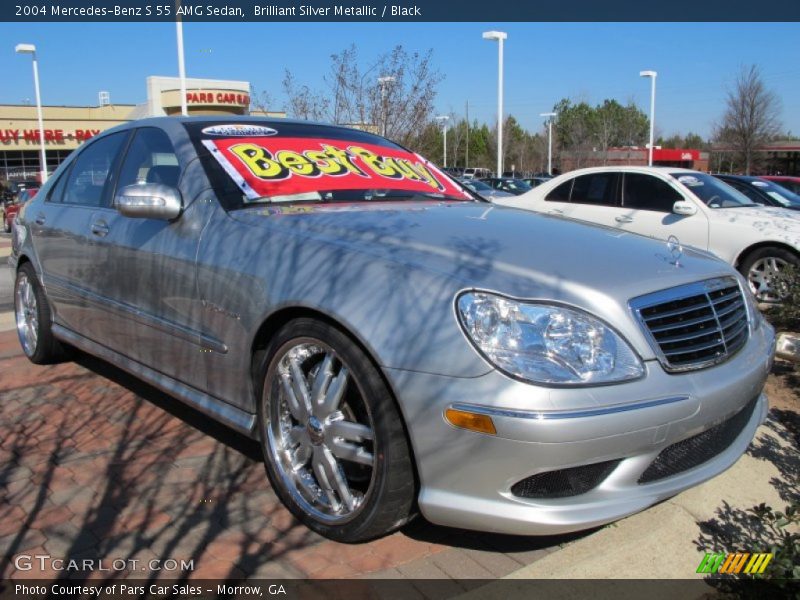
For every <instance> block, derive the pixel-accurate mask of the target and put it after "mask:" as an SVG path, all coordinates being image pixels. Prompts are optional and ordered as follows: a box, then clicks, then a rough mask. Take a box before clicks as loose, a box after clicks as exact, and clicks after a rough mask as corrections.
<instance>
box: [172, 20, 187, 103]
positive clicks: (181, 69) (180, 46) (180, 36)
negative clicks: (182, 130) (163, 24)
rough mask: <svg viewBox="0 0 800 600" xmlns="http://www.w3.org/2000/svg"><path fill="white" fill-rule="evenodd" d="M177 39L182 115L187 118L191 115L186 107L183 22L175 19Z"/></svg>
mask: <svg viewBox="0 0 800 600" xmlns="http://www.w3.org/2000/svg"><path fill="white" fill-rule="evenodd" d="M175 37H176V38H177V42H178V79H180V86H181V114H182V115H183V116H184V117H186V116H188V115H189V107H188V106H187V105H186V64H185V62H184V56H183V21H182V20H181V19H179V18H176V19H175Z"/></svg>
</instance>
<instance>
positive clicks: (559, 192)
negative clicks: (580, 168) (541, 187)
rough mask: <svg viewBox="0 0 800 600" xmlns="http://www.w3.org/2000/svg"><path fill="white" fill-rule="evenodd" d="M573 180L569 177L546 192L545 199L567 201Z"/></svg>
mask: <svg viewBox="0 0 800 600" xmlns="http://www.w3.org/2000/svg"><path fill="white" fill-rule="evenodd" d="M573 181H575V180H574V179H570V180H569V181H565V182H564V183H562V184H561V185H559V186H556V188H555V189H554V190H553V191H551V192H550V193H549V194H547V197H546V198H545V200H546V201H549V202H569V195H570V192H571V191H572V182H573Z"/></svg>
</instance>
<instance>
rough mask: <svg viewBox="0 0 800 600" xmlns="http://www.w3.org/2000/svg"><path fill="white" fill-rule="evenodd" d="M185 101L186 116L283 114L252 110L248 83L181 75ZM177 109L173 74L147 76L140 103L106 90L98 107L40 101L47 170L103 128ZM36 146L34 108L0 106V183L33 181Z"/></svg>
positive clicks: (36, 165)
mask: <svg viewBox="0 0 800 600" xmlns="http://www.w3.org/2000/svg"><path fill="white" fill-rule="evenodd" d="M186 105H187V110H188V112H189V114H190V115H220V116H222V115H248V114H252V115H261V116H272V117H285V116H286V115H285V113H282V112H265V111H263V110H254V109H253V108H252V106H251V98H250V83H249V82H247V81H229V80H221V79H186ZM180 112H181V92H180V80H179V79H178V78H176V77H148V78H147V100H146V102H144V103H141V104H114V103H112V102H111V99H110V97H109V95H108V93H106V92H100V93H99V95H98V105H97V106H52V105H43V106H42V115H43V121H44V137H45V140H44V145H45V154H46V157H47V170H48V172H50V173H52V172H53V171H54V170H55V169H56V167H58V165H59V164H61V162H62V161H63V160H64V159H65V158H66V157H67V156H68V155H69V154H70V152H72V151H73V150H75V149H76V148H78V147H79V146H80V145H81V144H82V143H84V142H85V141H86V140H89V139H91V138H92V137H94V136H96V135H98V134H99V133H100V132H102V131H105V130H106V129H109V128H111V127H114V126H116V125H120V124H122V123H126V122H128V121H132V120H135V119H142V118H145V117H154V116H164V115H178V114H180ZM40 148H41V146H40V143H39V123H38V119H37V111H36V106H32V105H29V104H22V105H19V104H4V105H0V183H2V182H5V181H8V182H14V181H31V180H36V179H38V177H39V170H40V168H39V165H40V162H39V159H40Z"/></svg>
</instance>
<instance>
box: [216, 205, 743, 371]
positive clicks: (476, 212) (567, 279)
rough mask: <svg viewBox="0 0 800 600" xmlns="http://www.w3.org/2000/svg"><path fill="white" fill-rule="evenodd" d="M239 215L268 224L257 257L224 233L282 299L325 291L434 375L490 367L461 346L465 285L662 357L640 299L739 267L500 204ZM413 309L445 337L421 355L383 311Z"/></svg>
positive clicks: (333, 304)
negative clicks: (561, 315) (638, 313)
mask: <svg viewBox="0 0 800 600" xmlns="http://www.w3.org/2000/svg"><path fill="white" fill-rule="evenodd" d="M229 215H230V216H231V218H232V219H234V220H235V221H236V222H238V224H239V225H240V226H246V227H247V228H248V229H249V228H257V229H260V230H261V231H263V232H264V233H265V235H264V237H263V239H261V240H260V241H258V243H257V244H256V245H257V246H258V248H259V253H260V258H259V259H255V258H250V257H253V256H254V255H253V253H251V252H248V250H247V248H249V247H251V246H252V245H253V244H254V243H255V239H256V238H254V236H252V235H251V234H250V233H249V232H248V231H231V232H229V233H226V234H225V235H224V239H226V240H228V243H229V241H230V240H231V239H232V238H236V239H237V242H236V243H238V244H240V246H241V247H242V248H243V250H242V260H244V261H245V262H246V263H247V264H249V268H250V269H254V270H256V271H258V270H259V269H260V270H261V272H262V273H263V276H262V277H261V278H262V279H264V278H266V280H271V281H273V282H274V283H275V285H273V286H271V287H270V289H271V292H270V293H271V301H272V302H273V303H275V304H278V305H295V304H297V303H298V302H305V301H307V300H308V296H309V294H312V295H314V294H317V296H314V298H312V300H313V305H314V306H322V307H323V308H324V310H325V311H326V312H327V313H328V314H331V315H335V316H336V318H337V319H338V320H340V322H343V323H347V326H348V328H351V327H352V328H353V329H354V330H356V331H366V332H368V334H364V337H365V338H369V339H371V340H372V341H373V342H374V343H375V345H376V346H380V347H381V348H383V350H382V351H379V352H377V355H378V356H380V357H381V360H382V361H385V362H382V364H383V365H384V366H388V367H397V368H407V369H412V370H425V371H427V372H432V373H449V374H457V375H459V376H477V375H478V374H480V368H481V367H482V366H484V365H485V363H483V361H477V362H478V364H479V366H476V364H474V363H471V362H470V361H472V360H473V359H474V357H472V358H470V359H469V360H466V359H464V357H463V356H462V357H461V359H456V358H455V357H454V355H452V353H453V352H454V350H453V348H461V347H462V342H461V341H457V340H459V339H460V338H459V336H460V335H461V334H460V332H459V331H458V329H457V328H453V327H452V326H451V325H452V319H453V301H454V298H455V297H456V296H457V294H458V293H459V292H461V291H463V290H467V289H482V290H489V291H494V292H497V293H501V294H504V295H507V296H511V297H515V298H520V299H529V300H539V301H544V302H547V303H553V302H557V303H562V304H566V305H570V306H575V307H578V308H580V309H583V310H585V311H587V312H589V313H591V314H594V315H597V316H599V317H600V318H602V319H603V320H605V321H606V322H608V323H610V324H612V326H613V327H615V328H616V329H617V331H619V332H620V333H621V334H622V335H623V336H624V337H625V338H626V339H628V340H629V341H630V342H631V343H632V344H633V346H634V348H636V350H637V352H638V353H639V355H640V356H641V357H642V358H644V359H645V360H652V359H654V358H655V357H654V355H653V351H652V348H651V347H650V345H649V342H648V341H647V339H646V338H645V337H644V334H643V332H642V329H641V326H640V325H639V324H638V322H637V321H636V319H635V317H634V315H633V312H632V310H631V309H630V307H629V304H628V303H629V301H630V300H631V298H634V297H637V296H640V295H643V294H647V293H650V292H653V291H657V290H661V289H665V288H669V287H672V286H676V285H680V284H684V283H688V282H693V281H698V280H702V279H710V278H713V277H718V276H724V275H728V276H730V275H734V274H735V272H734V271H733V269H732V267H730V266H729V265H727V264H726V263H724V262H722V261H720V260H718V259H715V258H713V257H711V256H710V255H708V254H707V253H704V252H701V251H695V250H691V249H688V248H684V249H683V251H682V254H680V253H677V252H676V254H679V255H678V256H677V261H676V256H673V254H672V253H671V252H670V250H669V249H668V248H667V245H666V243H665V242H659V241H655V240H652V239H649V238H645V237H642V236H638V235H635V234H630V233H626V232H620V231H616V230H613V229H610V228H604V227H599V226H594V225H589V224H582V223H576V222H573V221H568V220H564V219H557V218H553V217H548V216H545V215H540V214H537V213H532V212H529V211H523V210H517V209H512V208H505V207H500V206H495V205H492V204H488V203H477V202H454V203H434V202H421V203H416V202H402V203H392V204H390V203H383V202H381V203H374V204H364V203H362V204H328V205H325V204H317V205H295V206H276V205H265V206H258V207H249V208H245V209H242V210H237V211H232V212H231V213H229ZM276 261H277V262H276ZM332 261H333V262H332ZM676 263H677V264H676ZM410 311H413V312H414V314H416V315H426V316H425V320H426V323H428V330H429V334H428V335H429V336H431V337H433V338H435V340H436V343H434V342H430V340H429V344H428V346H425V348H426V349H425V350H419V351H416V350H415V352H414V353H410V352H409V351H408V348H409V347H414V348H421V347H423V344H422V342H420V341H419V340H407V339H405V338H404V337H403V335H401V334H399V333H398V328H397V327H382V326H381V324H380V323H381V322H382V320H381V319H375V315H383V314H385V315H387V319H388V322H393V321H392V320H391V319H392V318H398V315H404V314H408V313H409V312H410ZM392 315H393V316H392ZM381 336H384V337H381ZM376 340H378V341H376ZM385 348H390V349H392V350H386V349H385ZM472 354H474V353H470V356H472ZM398 357H399V358H398ZM459 360H460V361H461V362H459ZM456 364H458V365H461V366H458V367H456V366H455V365H456ZM465 364H469V365H470V366H464V365H465Z"/></svg>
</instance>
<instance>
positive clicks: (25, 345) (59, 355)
mask: <svg viewBox="0 0 800 600" xmlns="http://www.w3.org/2000/svg"><path fill="white" fill-rule="evenodd" d="M14 316H15V317H16V321H17V336H18V337H19V343H20V345H21V346H22V350H23V352H25V356H27V357H28V358H29V359H30V361H31V362H34V363H36V364H47V363H52V362H58V361H59V360H63V359H64V358H65V357H66V354H67V353H66V351H65V349H64V347H63V346H62V345H61V344H60V343H59V342H58V340H57V339H56V338H55V337H53V333H52V331H51V323H52V316H51V313H50V303H49V302H48V301H47V296H45V293H44V289H42V285H41V284H40V283H39V278H38V277H37V276H36V271H35V270H34V268H33V265H31V263H24V264H23V265H21V266H20V267H19V270H18V271H17V278H16V280H15V282H14Z"/></svg>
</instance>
